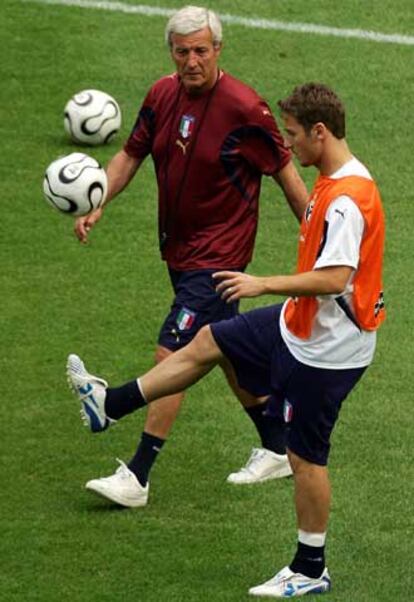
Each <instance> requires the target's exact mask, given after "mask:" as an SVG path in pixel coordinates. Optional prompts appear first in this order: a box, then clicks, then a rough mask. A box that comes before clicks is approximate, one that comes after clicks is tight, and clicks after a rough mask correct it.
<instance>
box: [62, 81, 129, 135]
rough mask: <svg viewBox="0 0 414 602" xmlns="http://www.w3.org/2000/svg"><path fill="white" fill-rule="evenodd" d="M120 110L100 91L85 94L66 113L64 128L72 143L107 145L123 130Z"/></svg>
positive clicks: (73, 101)
mask: <svg viewBox="0 0 414 602" xmlns="http://www.w3.org/2000/svg"><path fill="white" fill-rule="evenodd" d="M121 123H122V117H121V109H120V108H119V105H118V103H117V102H116V100H115V99H114V98H112V96H110V95H109V94H107V93H106V92H101V91H100V90H82V92H79V93H78V94H75V95H74V96H72V98H71V99H70V100H69V101H68V102H67V104H66V106H65V109H64V126H65V130H66V132H67V133H68V134H69V136H70V138H71V139H72V140H73V142H77V143H82V144H89V145H91V146H98V145H99V144H108V142H110V141H111V140H112V139H113V137H114V136H115V134H116V133H117V132H118V130H119V128H120V127H121Z"/></svg>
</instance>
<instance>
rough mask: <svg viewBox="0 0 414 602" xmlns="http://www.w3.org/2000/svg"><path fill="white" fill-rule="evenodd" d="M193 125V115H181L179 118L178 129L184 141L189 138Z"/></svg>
mask: <svg viewBox="0 0 414 602" xmlns="http://www.w3.org/2000/svg"><path fill="white" fill-rule="evenodd" d="M194 123H195V117H194V116H193V115H183V116H182V117H181V121H180V127H179V128H178V129H179V132H180V134H181V137H182V138H184V140H185V139H186V138H189V137H190V136H191V134H192V133H193V129H194Z"/></svg>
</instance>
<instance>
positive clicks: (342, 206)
mask: <svg viewBox="0 0 414 602" xmlns="http://www.w3.org/2000/svg"><path fill="white" fill-rule="evenodd" d="M345 176H362V177H364V178H368V179H370V180H371V179H372V178H371V175H370V174H369V172H368V170H367V169H366V167H365V166H364V165H363V164H362V163H361V162H360V161H358V159H356V158H355V157H353V158H352V159H351V160H350V161H348V162H347V163H346V164H345V165H343V166H342V167H341V168H340V169H339V170H338V171H337V172H335V173H334V174H333V175H331V176H330V177H331V178H334V179H338V178H342V177H345ZM325 219H326V221H327V224H328V225H327V232H326V242H325V245H324V247H323V249H322V252H321V254H320V255H319V257H318V259H317V260H316V263H315V265H314V269H318V268H324V267H328V266H339V265H344V266H350V267H352V268H353V269H354V270H356V269H357V267H358V263H359V248H360V245H361V240H362V235H363V232H364V218H363V216H362V214H361V212H360V210H359V208H358V206H357V205H356V203H354V201H352V199H351V198H350V197H348V196H339V197H337V198H336V199H334V200H333V201H332V203H331V204H330V205H329V207H328V210H327V212H326V217H325ZM353 278H354V272H353V273H352V274H351V277H350V279H349V281H348V283H347V285H346V287H345V290H344V292H343V293H341V294H340V295H321V296H318V297H316V299H317V301H318V311H317V314H316V316H315V319H314V324H313V326H312V332H311V335H310V337H309V338H308V339H300V338H298V337H296V336H295V335H294V334H292V333H291V332H290V330H288V328H287V326H286V323H285V319H284V312H285V308H286V303H285V304H284V306H283V309H282V313H281V318H280V328H281V333H282V337H283V340H284V341H285V343H286V345H287V347H288V349H289V351H290V352H291V354H292V355H293V356H294V357H295V358H296V359H297V360H298V361H300V362H302V363H303V364H307V365H309V366H314V367H317V368H328V369H329V368H330V369H341V368H343V369H345V368H361V367H364V366H368V365H369V364H370V363H371V361H372V359H373V356H374V352H375V344H376V333H375V331H367V330H361V329H360V328H359V327H358V325H357V324H356V322H355V321H353V314H354V311H353V304H352V292H353V284H352V281H353Z"/></svg>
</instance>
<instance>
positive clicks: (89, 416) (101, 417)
mask: <svg viewBox="0 0 414 602" xmlns="http://www.w3.org/2000/svg"><path fill="white" fill-rule="evenodd" d="M66 374H67V378H68V383H69V386H70V388H71V389H72V391H73V392H74V393H75V395H77V396H78V398H79V399H80V402H81V405H82V409H81V418H82V420H83V421H84V423H85V424H86V425H87V426H89V428H90V429H91V431H92V432H93V433H99V432H101V431H104V430H106V429H107V428H108V427H109V426H110V425H111V424H112V423H114V422H116V420H113V419H112V418H109V416H107V415H106V413H105V397H106V389H107V387H108V383H107V382H106V381H105V380H104V379H103V378H99V377H98V376H94V375H93V374H89V372H87V371H86V368H85V365H84V363H83V361H82V360H81V359H80V357H78V356H77V355H74V354H71V355H69V357H68V361H67V363H66Z"/></svg>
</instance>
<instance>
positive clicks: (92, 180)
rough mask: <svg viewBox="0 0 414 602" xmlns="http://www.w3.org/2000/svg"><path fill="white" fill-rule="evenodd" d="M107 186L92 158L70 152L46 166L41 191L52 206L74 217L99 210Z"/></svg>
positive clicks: (98, 164)
mask: <svg viewBox="0 0 414 602" xmlns="http://www.w3.org/2000/svg"><path fill="white" fill-rule="evenodd" d="M107 189H108V183H107V177H106V173H105V170H104V169H103V167H102V166H101V165H100V163H99V162H98V161H97V160H96V159H94V158H93V157H89V156H88V155H85V154H84V153H71V154H70V155H67V156H66V157H60V158H59V159H56V161H53V162H52V163H51V164H50V165H49V167H48V168H47V169H46V173H45V177H44V179H43V192H44V195H45V198H46V200H47V202H48V203H50V205H52V207H54V208H55V209H58V210H59V211H61V212H62V213H67V214H69V215H73V216H75V217H78V216H81V215H87V214H88V213H90V212H91V211H94V210H95V209H98V207H100V206H101V205H102V204H103V203H104V201H105V198H106V193H107Z"/></svg>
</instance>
